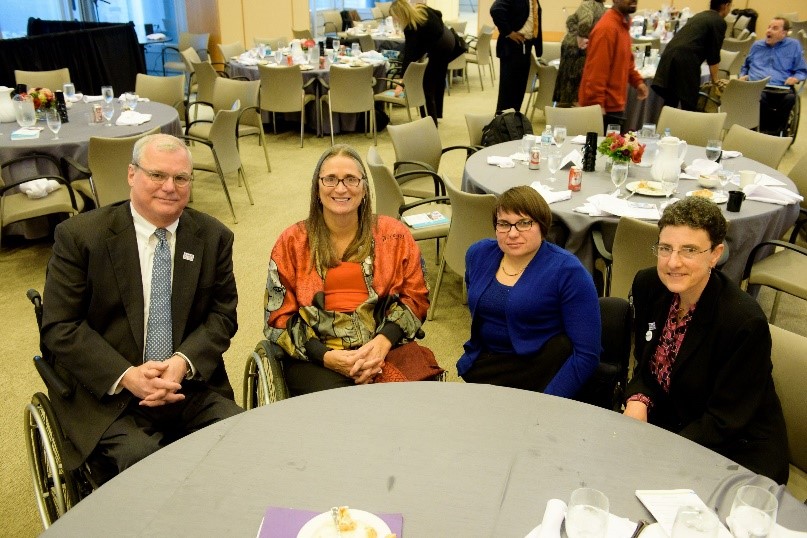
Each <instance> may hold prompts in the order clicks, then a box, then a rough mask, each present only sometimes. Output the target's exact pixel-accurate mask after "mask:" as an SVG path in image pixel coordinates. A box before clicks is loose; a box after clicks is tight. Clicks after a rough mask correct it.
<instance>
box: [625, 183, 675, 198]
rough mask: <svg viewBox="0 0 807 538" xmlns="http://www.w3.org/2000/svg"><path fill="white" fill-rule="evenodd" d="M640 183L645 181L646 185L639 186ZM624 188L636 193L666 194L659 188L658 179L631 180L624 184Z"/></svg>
mask: <svg viewBox="0 0 807 538" xmlns="http://www.w3.org/2000/svg"><path fill="white" fill-rule="evenodd" d="M640 183H646V184H647V187H639V184H640ZM625 188H626V189H628V190H629V191H630V192H635V193H636V194H642V195H644V196H667V195H666V194H664V191H663V190H661V182H659V181H644V182H642V181H631V182H630V183H628V184H627V185H625Z"/></svg>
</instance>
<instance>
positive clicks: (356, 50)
mask: <svg viewBox="0 0 807 538" xmlns="http://www.w3.org/2000/svg"><path fill="white" fill-rule="evenodd" d="M350 55H351V56H353V57H354V58H358V57H359V56H361V45H359V44H358V43H353V44H352V45H350Z"/></svg>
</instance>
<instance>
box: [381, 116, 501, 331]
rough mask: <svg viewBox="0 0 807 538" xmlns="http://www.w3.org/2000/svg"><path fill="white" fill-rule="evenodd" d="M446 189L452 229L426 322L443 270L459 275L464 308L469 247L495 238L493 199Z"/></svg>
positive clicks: (451, 186) (450, 187)
mask: <svg viewBox="0 0 807 538" xmlns="http://www.w3.org/2000/svg"><path fill="white" fill-rule="evenodd" d="M466 117H467V116H466ZM368 162H369V159H368ZM445 188H446V191H447V192H448V198H449V200H450V201H451V225H450V226H449V230H448V237H446V241H445V244H444V245H443V253H442V255H441V257H440V269H439V270H438V271H437V282H436V284H435V285H434V291H433V292H432V294H431V305H430V306H429V313H428V315H427V318H426V319H428V320H429V321H431V320H433V319H434V312H435V310H436V309H437V298H438V297H439V295H440V287H441V285H442V283H443V275H444V274H445V270H446V266H448V268H449V269H451V270H452V271H453V272H454V273H456V274H457V275H459V277H460V281H461V284H460V285H461V287H462V299H463V301H462V302H463V304H465V303H466V302H467V296H466V293H467V290H466V289H465V253H466V252H467V251H468V248H469V247H470V246H471V245H473V244H474V243H476V242H477V241H479V240H480V239H485V238H486V237H495V234H494V232H493V222H492V215H493V208H494V207H496V200H497V198H496V196H495V195H493V194H471V193H467V192H463V191H462V190H461V189H458V188H456V187H455V186H454V184H453V183H452V182H451V181H446V182H445Z"/></svg>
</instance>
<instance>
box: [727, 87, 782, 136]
mask: <svg viewBox="0 0 807 538" xmlns="http://www.w3.org/2000/svg"><path fill="white" fill-rule="evenodd" d="M769 80H770V77H765V78H764V79H762V80H739V79H736V78H733V79H731V80H729V83H728V84H727V85H726V88H725V89H724V90H723V95H721V96H720V112H725V113H726V122H725V123H724V124H723V128H724V129H730V128H731V126H732V125H735V124H737V125H742V126H743V127H746V128H748V129H754V128H756V127H758V126H759V99H760V96H761V95H762V90H763V89H764V88H765V85H766V84H767V83H768V81H769Z"/></svg>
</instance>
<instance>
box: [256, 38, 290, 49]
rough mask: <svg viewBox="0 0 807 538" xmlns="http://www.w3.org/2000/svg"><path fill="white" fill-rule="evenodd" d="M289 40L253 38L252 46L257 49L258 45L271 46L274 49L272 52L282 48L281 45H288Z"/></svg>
mask: <svg viewBox="0 0 807 538" xmlns="http://www.w3.org/2000/svg"><path fill="white" fill-rule="evenodd" d="M288 42H289V40H288V39H286V38H285V37H253V38H252V44H253V45H255V46H256V47H257V46H258V45H261V44H263V45H269V46H270V47H272V50H277V49H279V48H280V45H281V43H288Z"/></svg>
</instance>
